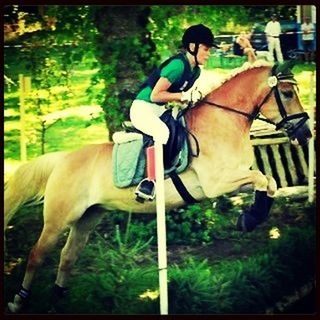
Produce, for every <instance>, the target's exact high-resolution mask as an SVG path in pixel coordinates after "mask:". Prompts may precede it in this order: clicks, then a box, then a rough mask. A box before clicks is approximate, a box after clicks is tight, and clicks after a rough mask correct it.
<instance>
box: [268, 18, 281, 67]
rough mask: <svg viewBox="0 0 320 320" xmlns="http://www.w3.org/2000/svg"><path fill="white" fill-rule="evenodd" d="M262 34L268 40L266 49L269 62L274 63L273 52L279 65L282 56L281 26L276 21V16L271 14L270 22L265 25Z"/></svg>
mask: <svg viewBox="0 0 320 320" xmlns="http://www.w3.org/2000/svg"><path fill="white" fill-rule="evenodd" d="M264 32H265V33H266V35H267V39H268V49H269V60H270V61H274V55H273V52H274V51H275V52H276V58H277V61H278V62H279V63H282V62H283V56H282V51H281V46H280V38H279V37H280V33H281V26H280V23H279V21H277V15H276V14H272V16H271V20H270V21H269V22H268V23H267V25H266V27H265V30H264Z"/></svg>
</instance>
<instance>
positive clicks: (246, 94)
mask: <svg viewBox="0 0 320 320" xmlns="http://www.w3.org/2000/svg"><path fill="white" fill-rule="evenodd" d="M263 72H264V71H263V70H262V69H259V70H248V71H246V72H245V73H243V74H238V75H237V76H236V77H235V78H233V79H231V80H229V81H227V82H226V83H225V84H223V85H222V86H221V87H220V88H218V89H217V90H215V91H213V92H211V93H210V94H209V95H208V96H207V97H206V98H205V101H209V102H211V103H214V104H218V105H221V106H225V107H227V108H230V109H233V110H238V111H241V112H243V113H246V114H248V115H250V114H252V113H253V111H254V109H255V107H256V106H257V104H258V102H259V100H261V97H262V95H263V92H262V90H261V88H262V86H260V85H259V84H261V83H262V76H264V74H263ZM187 122H188V127H189V128H190V129H191V131H192V132H193V133H195V134H200V135H202V133H204V134H205V135H206V134H207V133H209V134H207V139H210V137H214V139H215V135H216V134H217V133H219V135H220V136H221V137H223V135H234V134H236V135H239V138H240V136H242V137H248V136H249V131H250V126H251V121H249V119H248V118H247V117H246V116H245V115H242V114H239V113H237V112H233V111H230V110H225V109H223V108H219V107H217V106H214V105H210V104H206V103H205V102H204V103H200V104H199V106H198V107H196V108H194V109H193V110H190V112H188V114H187ZM210 131H212V135H210Z"/></svg>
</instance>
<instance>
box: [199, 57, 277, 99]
mask: <svg viewBox="0 0 320 320" xmlns="http://www.w3.org/2000/svg"><path fill="white" fill-rule="evenodd" d="M272 66H273V64H272V63H270V62H268V61H266V60H256V61H255V62H254V63H249V62H245V63H244V64H243V65H242V66H241V67H239V68H235V69H233V70H231V72H230V73H229V74H227V75H225V74H223V75H222V74H221V73H217V72H215V71H212V70H210V71H209V70H202V72H201V76H200V78H199V81H197V87H198V89H199V90H200V91H201V92H202V94H203V95H207V94H209V93H210V92H212V91H214V90H216V89H218V88H219V87H220V86H222V85H223V84H224V83H225V82H227V81H229V80H231V79H233V78H234V77H235V76H237V75H238V74H240V73H242V72H245V71H247V70H250V69H254V68H260V67H272Z"/></svg>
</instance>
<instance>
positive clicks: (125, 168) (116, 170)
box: [112, 139, 189, 188]
mask: <svg viewBox="0 0 320 320" xmlns="http://www.w3.org/2000/svg"><path fill="white" fill-rule="evenodd" d="M188 164H189V152H188V142H187V140H185V142H184V145H183V148H182V149H181V152H180V154H179V158H178V161H177V164H176V166H174V167H173V168H170V169H169V170H165V171H164V173H165V175H166V174H168V173H169V172H171V171H173V170H175V171H176V172H177V173H181V172H183V171H184V170H185V169H186V168H187V166H188ZM112 171H113V182H114V185H115V186H116V187H118V188H126V187H129V186H134V185H137V184H138V183H139V182H140V181H141V180H142V179H144V178H145V172H146V154H145V149H144V148H143V139H136V140H132V141H128V142H123V143H115V144H114V147H113V151H112Z"/></svg>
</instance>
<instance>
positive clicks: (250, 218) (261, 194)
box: [237, 190, 274, 232]
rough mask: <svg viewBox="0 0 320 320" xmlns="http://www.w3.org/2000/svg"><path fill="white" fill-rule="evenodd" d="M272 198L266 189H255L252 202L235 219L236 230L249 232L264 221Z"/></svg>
mask: <svg viewBox="0 0 320 320" xmlns="http://www.w3.org/2000/svg"><path fill="white" fill-rule="evenodd" d="M273 201H274V199H273V198H271V197H269V196H268V195H267V191H258V190H257V191H256V194H255V201H254V204H253V205H252V206H251V207H250V209H249V210H247V211H246V212H244V213H242V214H241V215H240V216H239V218H238V221H237V230H239V231H245V232H250V231H252V230H254V229H255V228H256V226H257V225H259V224H261V223H262V222H264V221H266V220H267V219H268V216H269V211H270V209H271V206H272V204H273Z"/></svg>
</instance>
